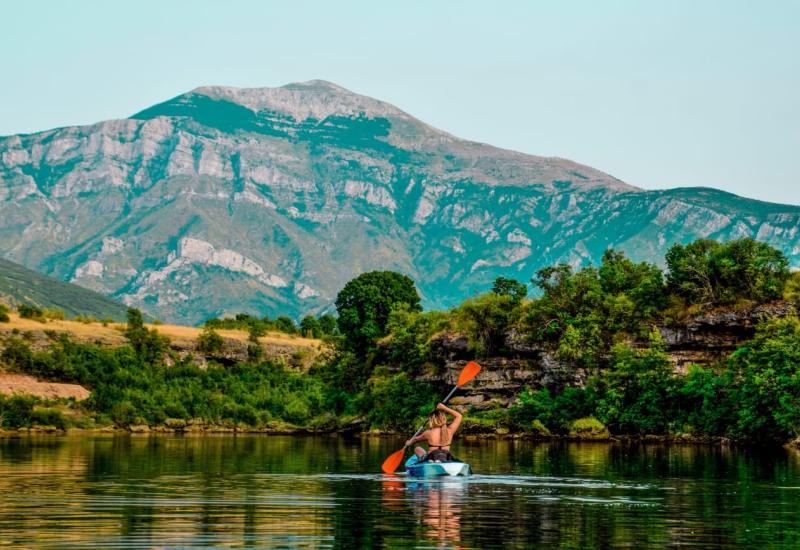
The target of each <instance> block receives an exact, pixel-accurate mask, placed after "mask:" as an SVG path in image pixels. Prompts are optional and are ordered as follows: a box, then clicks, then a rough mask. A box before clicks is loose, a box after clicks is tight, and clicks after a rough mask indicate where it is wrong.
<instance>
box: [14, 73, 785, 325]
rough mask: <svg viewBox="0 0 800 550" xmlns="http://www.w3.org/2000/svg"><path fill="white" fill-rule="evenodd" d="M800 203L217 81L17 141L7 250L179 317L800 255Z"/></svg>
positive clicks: (300, 308) (448, 301) (304, 308)
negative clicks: (619, 173)
mask: <svg viewBox="0 0 800 550" xmlns="http://www.w3.org/2000/svg"><path fill="white" fill-rule="evenodd" d="M799 227H800V207H797V206H784V205H777V204H769V203H764V202H759V201H754V200H748V199H744V198H741V197H737V196H734V195H731V194H729V193H724V192H722V191H717V190H714V189H706V188H692V189H673V190H667V191H643V190H641V189H638V188H636V187H633V186H631V185H627V184H625V183H623V182H621V181H619V180H618V179H616V178H614V177H612V176H609V175H608V174H605V173H603V172H600V171H598V170H595V169H593V168H590V167H588V166H584V165H581V164H578V163H575V162H572V161H569V160H565V159H560V158H548V157H537V156H532V155H526V154H522V153H518V152H514V151H508V150H503V149H498V148H496V147H491V146H489V145H485V144H481V143H475V142H471V141H465V140H462V139H459V138H456V137H454V136H452V135H450V134H447V133H445V132H442V131H440V130H437V129H435V128H432V127H430V126H428V125H427V124H425V123H423V122H421V121H419V120H417V119H415V118H414V117H412V116H411V115H409V114H407V113H405V112H403V111H401V110H400V109H398V108H396V107H394V106H392V105H390V104H388V103H384V102H381V101H378V100H375V99H372V98H369V97H365V96H361V95H358V94H355V93H353V92H350V91H348V90H346V89H344V88H341V87H339V86H336V85H334V84H331V83H328V82H324V81H311V82H305V83H299V84H290V85H287V86H283V87H281V88H252V89H238V88H229V87H218V86H214V87H203V88H198V89H196V90H193V91H191V92H188V93H186V94H183V95H180V96H178V97H176V98H173V99H171V100H169V101H166V102H164V103H161V104H158V105H155V106H153V107H150V108H148V109H145V110H144V111H141V112H139V113H136V114H135V115H133V116H132V117H130V118H128V119H125V120H110V121H106V122H100V123H98V124H94V125H91V126H75V127H66V128H58V129H55V130H49V131H44V132H39V133H35V134H27V135H13V136H8V137H3V138H0V250H1V251H2V252H0V254H1V255H2V256H4V257H6V258H8V259H10V260H13V261H16V262H20V263H23V264H24V265H26V266H27V267H29V268H32V269H36V270H38V271H41V272H43V273H47V274H50V275H53V276H55V277H58V278H60V279H63V280H66V281H72V282H75V283H77V284H79V285H82V286H84V287H87V288H90V289H92V290H95V291H97V292H101V293H103V294H106V295H108V296H112V297H115V298H117V299H119V300H122V301H124V302H126V303H128V304H133V305H136V306H139V307H143V309H145V310H147V311H149V312H150V313H152V314H153V315H155V316H157V317H159V318H162V319H164V320H169V321H175V322H183V323H197V322H201V321H203V320H204V319H205V318H207V317H209V316H214V315H220V314H227V313H235V312H239V311H248V312H253V313H259V314H270V315H276V314H278V313H285V314H289V315H292V316H298V315H302V314H304V313H308V312H319V311H323V310H325V309H327V308H330V306H331V303H332V302H333V300H334V299H335V296H336V293H337V292H338V291H339V290H340V289H341V288H342V286H343V285H344V284H345V282H347V281H348V280H349V279H351V278H352V277H353V276H355V275H357V274H358V273H360V272H363V271H368V270H372V269H393V270H398V271H401V272H404V273H406V274H408V275H410V276H411V277H412V278H414V280H415V281H416V282H417V285H418V288H419V290H420V292H421V294H422V295H423V299H424V304H425V305H426V306H428V307H448V306H451V305H453V304H456V303H458V302H459V301H460V300H462V299H463V298H464V297H465V296H467V295H470V294H473V293H475V292H478V291H482V290H485V289H487V288H488V286H489V285H490V283H491V281H492V280H493V279H494V278H495V277H497V276H498V275H504V276H511V277H516V278H518V279H521V280H528V279H529V278H530V277H531V276H532V275H533V274H534V272H535V271H536V269H537V268H539V267H541V266H543V265H547V264H552V263H555V262H561V261H564V262H569V263H570V264H572V265H575V266H578V265H585V264H589V263H592V262H596V261H597V260H598V259H599V257H600V255H601V254H602V252H603V251H604V250H605V249H606V248H607V247H609V246H614V247H618V248H621V249H623V250H625V251H626V252H627V253H628V254H630V255H631V256H632V257H633V258H635V259H637V260H650V261H659V260H660V259H661V258H662V257H663V253H664V252H665V250H666V248H667V247H668V246H669V245H670V244H672V243H673V242H676V241H680V242H686V241H689V240H692V239H695V238H697V237H707V236H708V237H713V238H719V239H726V238H734V237H743V236H752V237H756V238H758V239H761V240H763V241H766V242H768V243H770V244H772V245H774V246H777V247H779V248H781V249H782V250H784V251H785V252H786V254H787V255H788V256H789V257H790V259H791V261H792V263H793V264H794V265H797V264H798V263H800V242H798V228H799Z"/></svg>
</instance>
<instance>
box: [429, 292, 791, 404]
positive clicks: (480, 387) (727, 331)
mask: <svg viewBox="0 0 800 550" xmlns="http://www.w3.org/2000/svg"><path fill="white" fill-rule="evenodd" d="M794 314H796V308H795V306H794V305H793V304H791V303H789V302H784V301H777V302H772V303H769V304H762V305H758V306H753V307H747V308H743V309H740V310H720V311H716V312H713V313H707V314H703V315H696V316H692V317H690V318H688V319H686V320H685V321H682V322H673V323H669V324H663V325H661V326H659V327H658V329H659V331H660V332H661V335H662V338H663V339H664V342H665V344H666V350H667V355H668V357H669V359H670V361H671V362H672V364H673V365H674V366H675V370H676V371H677V372H685V370H686V367H687V366H688V365H689V364H698V365H703V366H708V365H712V364H714V363H716V362H718V361H720V360H723V359H724V358H725V357H726V356H727V355H729V354H730V353H731V352H733V351H734V350H736V349H737V348H738V347H740V346H741V345H743V344H744V343H745V342H746V341H747V340H749V339H750V338H752V337H753V335H754V334H755V330H756V325H757V324H758V322H759V321H761V320H763V319H765V318H767V317H786V316H789V315H794ZM432 345H433V352H434V356H435V358H436V364H435V365H433V366H432V367H431V368H430V370H428V371H427V372H425V373H424V374H423V375H422V376H421V377H420V378H421V379H422V380H427V381H434V382H444V383H446V385H453V384H455V381H456V380H457V379H458V375H459V373H460V372H461V369H462V368H463V367H464V365H465V364H466V362H467V361H469V360H473V359H477V361H478V362H479V363H480V365H481V367H482V370H481V373H480V374H479V375H478V377H477V379H476V380H475V382H474V383H472V384H470V385H469V386H466V387H465V388H464V389H463V390H461V392H459V395H458V396H457V397H455V398H453V400H452V403H453V404H454V405H472V406H473V407H475V408H476V409H478V410H481V409H490V408H495V407H506V406H509V405H511V404H512V403H513V402H514V399H515V397H516V395H517V394H518V393H519V392H520V391H521V390H522V389H523V388H526V387H527V388H531V389H542V388H547V389H550V390H553V391H556V392H557V391H560V390H561V389H563V388H564V387H566V386H582V385H583V384H585V382H586V381H587V379H588V377H589V376H590V374H591V373H590V372H589V371H587V370H586V369H583V368H578V367H576V366H575V365H573V364H570V363H568V362H564V361H561V360H559V359H558V358H556V357H555V355H554V354H553V352H552V351H551V350H549V349H548V348H547V347H545V346H532V345H530V344H529V343H527V342H526V340H525V339H524V338H523V337H522V336H521V335H520V334H519V333H518V332H517V331H516V330H512V331H510V332H509V333H508V334H507V337H506V346H505V348H506V350H507V353H505V354H504V355H503V356H497V357H482V358H476V357H475V356H474V355H473V354H472V353H470V351H469V350H468V346H467V339H466V337H464V336H462V335H457V334H443V335H440V336H438V337H436V338H435V339H434V341H433V342H432ZM634 345H635V343H634Z"/></svg>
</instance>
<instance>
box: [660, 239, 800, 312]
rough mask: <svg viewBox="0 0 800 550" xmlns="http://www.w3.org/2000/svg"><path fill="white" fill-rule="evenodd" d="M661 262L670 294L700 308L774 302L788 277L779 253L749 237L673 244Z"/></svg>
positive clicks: (782, 256)
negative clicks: (664, 264) (742, 302)
mask: <svg viewBox="0 0 800 550" xmlns="http://www.w3.org/2000/svg"><path fill="white" fill-rule="evenodd" d="M665 260H666V263H667V269H668V273H667V284H668V287H669V290H670V292H673V293H675V294H677V295H680V296H682V297H684V298H685V299H686V300H687V301H688V302H689V303H691V304H699V305H704V306H705V305H717V304H722V305H724V304H732V303H734V302H736V301H737V300H739V299H746V300H753V301H756V302H765V301H769V300H775V299H778V298H780V297H781V295H782V294H783V288H784V285H785V284H786V279H787V278H788V276H789V269H788V266H789V262H788V260H787V259H786V256H784V254H783V252H781V251H780V250H777V249H776V248H773V247H771V246H770V245H768V244H766V243H761V242H758V241H755V240H753V239H749V238H746V239H735V240H731V241H727V242H724V243H719V242H717V241H714V240H710V239H699V240H697V241H694V242H692V243H689V244H687V245H682V244H675V245H673V246H672V247H671V248H670V249H669V251H668V252H667V254H666V257H665Z"/></svg>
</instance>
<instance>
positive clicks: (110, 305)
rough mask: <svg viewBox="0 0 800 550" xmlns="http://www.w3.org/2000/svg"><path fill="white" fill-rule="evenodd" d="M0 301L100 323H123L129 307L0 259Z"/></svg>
mask: <svg viewBox="0 0 800 550" xmlns="http://www.w3.org/2000/svg"><path fill="white" fill-rule="evenodd" d="M0 299H2V300H4V301H6V302H9V303H10V304H11V305H14V304H19V303H27V304H33V305H37V306H40V307H47V308H58V309H62V310H64V313H66V314H67V316H68V317H75V316H77V315H86V316H92V317H97V318H98V319H106V318H112V319H115V320H124V319H125V312H126V309H127V308H126V307H125V306H124V305H123V304H120V303H119V302H115V301H114V300H111V299H109V298H106V297H105V296H103V295H101V294H98V293H97V292H93V291H91V290H87V289H85V288H83V287H79V286H77V285H73V284H69V283H64V282H61V281H59V280H58V279H54V278H52V277H48V276H47V275H42V274H41V273H37V272H35V271H31V270H30V269H27V268H25V267H22V266H21V265H19V264H15V263H14V262H9V261H8V260H3V259H0Z"/></svg>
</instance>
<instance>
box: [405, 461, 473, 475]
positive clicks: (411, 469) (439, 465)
mask: <svg viewBox="0 0 800 550" xmlns="http://www.w3.org/2000/svg"><path fill="white" fill-rule="evenodd" d="M409 462H411V461H409ZM406 472H408V475H410V476H414V477H437V476H468V475H470V474H471V473H472V468H470V467H469V464H467V463H465V462H416V463H414V464H406Z"/></svg>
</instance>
